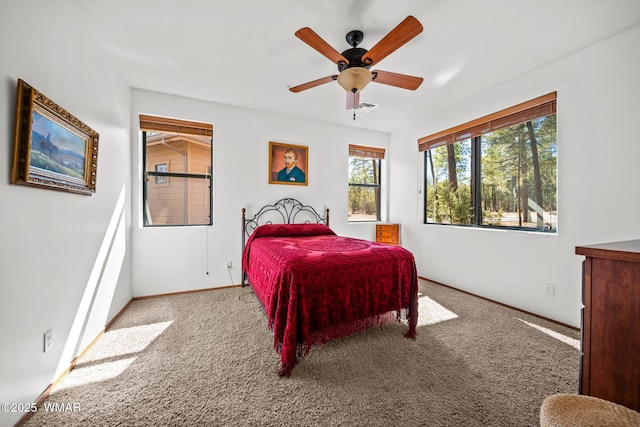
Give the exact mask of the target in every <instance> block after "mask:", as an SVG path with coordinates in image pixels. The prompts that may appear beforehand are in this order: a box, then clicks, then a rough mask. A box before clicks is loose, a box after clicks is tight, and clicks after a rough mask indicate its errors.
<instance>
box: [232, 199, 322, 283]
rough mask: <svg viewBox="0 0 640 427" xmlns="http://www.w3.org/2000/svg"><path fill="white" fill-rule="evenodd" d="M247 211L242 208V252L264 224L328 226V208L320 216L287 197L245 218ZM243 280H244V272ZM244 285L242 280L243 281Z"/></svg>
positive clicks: (311, 208) (309, 207) (311, 209)
mask: <svg viewBox="0 0 640 427" xmlns="http://www.w3.org/2000/svg"><path fill="white" fill-rule="evenodd" d="M246 213H247V210H246V209H245V208H242V252H243V253H244V247H245V245H246V242H247V238H248V237H249V236H251V234H252V233H253V231H254V230H255V229H256V228H258V227H259V226H261V225H264V224H325V225H326V226H329V208H327V209H326V210H325V215H324V216H320V214H319V213H318V212H317V211H316V210H315V209H314V208H313V207H311V206H309V205H303V204H302V203H301V202H300V201H298V200H296V199H293V198H290V197H287V198H285V199H280V200H278V201H277V202H275V203H274V204H272V205H265V206H263V207H262V208H260V210H259V211H258V213H256V214H255V215H254V216H253V217H251V218H247V217H246ZM242 273H243V279H244V271H243V272H242ZM243 285H244V280H243Z"/></svg>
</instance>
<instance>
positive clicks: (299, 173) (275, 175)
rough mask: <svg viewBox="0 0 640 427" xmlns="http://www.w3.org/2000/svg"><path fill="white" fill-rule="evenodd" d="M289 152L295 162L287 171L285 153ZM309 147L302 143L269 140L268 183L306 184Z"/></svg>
mask: <svg viewBox="0 0 640 427" xmlns="http://www.w3.org/2000/svg"><path fill="white" fill-rule="evenodd" d="M289 153H291V154H292V155H293V156H294V160H295V164H294V168H292V169H293V170H291V171H290V172H289V173H287V165H286V163H285V155H287V156H288V155H289ZM308 182H309V147H307V146H304V145H292V144H283V143H281V142H274V141H270V142H269V184H285V185H308Z"/></svg>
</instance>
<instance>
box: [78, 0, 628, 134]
mask: <svg viewBox="0 0 640 427" xmlns="http://www.w3.org/2000/svg"><path fill="white" fill-rule="evenodd" d="M76 4H77V6H78V8H79V9H80V10H81V11H82V12H83V13H85V14H86V15H87V19H88V20H89V22H91V23H92V26H93V28H94V30H95V33H96V36H97V37H98V39H99V40H100V42H101V43H102V44H103V45H104V48H105V50H106V52H107V54H108V55H109V56H110V57H111V58H112V60H113V62H114V64H115V66H116V67H117V68H118V69H119V71H120V72H121V73H122V75H123V76H124V78H125V80H126V81H127V82H128V83H129V84H130V85H131V86H132V87H135V88H142V89H148V90H153V91H158V92H165V93H170V94H175V95H182V96H186V97H191V98H197V99H203V100H208V101H213V102H218V103H223V104H229V105H234V106H240V107H248V108H253V109H259V110H268V111H272V112H277V113H282V114H287V115H294V116H303V117H309V118H313V119H318V120H323V121H329V122H333V123H340V124H343V125H348V126H356V127H362V128H367V129H373V130H379V131H385V132H391V131H393V130H396V129H399V128H402V127H403V126H406V125H407V124H412V123H416V122H418V121H419V120H421V119H422V118H423V117H425V116H426V115H427V114H428V113H429V112H430V111H433V110H435V109H437V108H441V107H442V106H444V105H451V104H455V103H458V102H460V101H462V100H464V99H465V98H467V97H469V96H471V95H473V94H475V93H478V92H482V91H485V90H487V89H489V88H491V87H493V86H495V85H497V84H500V83H501V82H504V81H507V80H509V79H512V78H514V77H516V76H519V75H521V74H523V73H526V72H527V71H529V70H532V69H534V68H536V67H540V66H542V65H544V64H547V63H549V62H551V61H554V60H557V59H559V58H562V57H564V56H566V55H568V54H571V53H572V52H575V51H577V50H580V49H582V48H585V47H587V46H589V45H592V44H594V43H597V42H598V41H601V40H603V39H606V38H608V37H611V36H613V35H615V34H618V33H620V32H622V31H624V30H626V29H629V28H631V27H633V26H636V25H639V24H640V0H530V1H526V2H525V1H524V0H393V1H392V0H325V1H318V0H224V1H223V0H92V1H86V0H76ZM408 15H413V16H415V17H416V18H418V20H419V21H420V22H421V23H422V25H423V27H424V31H423V32H422V33H421V34H419V35H418V36H417V37H416V38H415V39H413V40H411V41H410V42H409V43H407V44H406V45H404V46H403V47H401V48H400V49H398V50H397V51H395V52H394V53H392V54H391V55H389V56H388V57H387V58H385V59H384V60H383V61H381V62H380V64H379V65H376V66H375V68H377V69H382V70H385V71H392V72H396V73H402V74H409V75H414V76H420V77H424V79H425V80H424V82H423V83H422V86H420V88H418V89H417V90H416V91H408V90H404V89H399V88H395V87H391V86H387V85H382V84H376V83H371V84H370V85H369V86H367V87H366V88H365V89H364V90H363V92H362V94H361V98H360V99H361V101H367V102H372V103H375V104H379V106H378V107H377V108H375V109H374V110H372V111H369V112H357V119H356V120H355V121H354V120H353V112H352V111H350V110H346V109H345V98H346V95H345V91H344V90H343V89H342V88H341V87H340V86H339V85H338V84H337V82H331V83H327V84H325V85H322V86H318V87H315V88H312V89H309V90H306V91H303V92H300V93H297V94H294V93H292V92H290V91H289V90H288V87H289V86H295V85H298V84H301V83H305V82H307V81H310V80H315V79H318V78H321V77H325V76H328V75H332V74H337V68H336V66H335V64H332V63H331V61H330V60H328V59H327V58H326V57H324V56H322V55H321V54H320V53H318V52H317V51H315V50H313V49H312V48H311V47H309V46H308V45H306V44H305V43H304V42H302V41H301V40H299V39H298V38H296V37H295V36H294V33H295V31H296V30H298V29H300V28H302V27H307V26H308V27H311V28H312V29H313V30H314V31H315V32H316V33H318V35H320V36H321V37H322V38H323V39H324V40H326V41H327V42H328V43H329V44H330V45H331V46H333V47H334V48H335V49H336V50H338V51H339V52H342V51H343V50H345V49H348V48H349V46H348V45H347V42H346V41H345V35H346V33H347V32H348V31H350V30H353V29H359V30H361V31H363V32H364V40H363V42H362V44H361V45H360V47H363V48H365V49H370V48H371V47H372V46H373V45H374V44H375V43H376V42H377V41H378V40H380V39H381V38H382V37H383V36H384V35H386V34H387V33H388V32H389V31H390V30H391V29H392V28H393V27H395V26H396V25H397V24H398V23H400V21H402V20H403V19H404V18H405V17H406V16H408ZM639 48H640V47H639Z"/></svg>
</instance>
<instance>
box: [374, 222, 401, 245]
mask: <svg viewBox="0 0 640 427" xmlns="http://www.w3.org/2000/svg"><path fill="white" fill-rule="evenodd" d="M376 242H381V243H390V244H392V245H397V246H400V225H399V224H376Z"/></svg>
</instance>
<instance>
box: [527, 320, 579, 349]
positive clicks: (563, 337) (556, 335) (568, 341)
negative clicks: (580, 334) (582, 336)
mask: <svg viewBox="0 0 640 427" xmlns="http://www.w3.org/2000/svg"><path fill="white" fill-rule="evenodd" d="M514 319H516V320H519V321H521V322H522V323H524V324H526V325H529V326H531V327H532V328H535V329H537V330H539V331H540V332H543V333H545V334H547V335H549V336H550V337H553V338H555V339H557V340H559V341H562V342H563V343H565V344H569V345H570V346H571V347H575V348H577V349H578V350H580V340H577V339H575V338H571V337H568V336H566V335H563V334H561V333H558V332H556V331H552V330H551V329H547V328H544V327H542V326H539V325H536V324H535V323H530V322H527V321H526V320H522V319H518V318H517V317H514Z"/></svg>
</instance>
